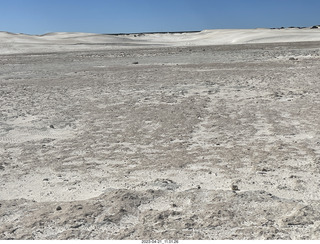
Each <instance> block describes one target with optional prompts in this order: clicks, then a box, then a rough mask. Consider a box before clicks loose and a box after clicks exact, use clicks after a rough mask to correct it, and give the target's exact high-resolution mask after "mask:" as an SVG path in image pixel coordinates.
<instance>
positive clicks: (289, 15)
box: [0, 0, 320, 34]
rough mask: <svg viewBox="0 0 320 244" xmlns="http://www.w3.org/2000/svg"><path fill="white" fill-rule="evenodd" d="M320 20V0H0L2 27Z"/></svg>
mask: <svg viewBox="0 0 320 244" xmlns="http://www.w3.org/2000/svg"><path fill="white" fill-rule="evenodd" d="M312 25H320V0H0V31H9V32H15V33H27V34H44V33H47V32H65V31H66V32H91V33H133V32H157V31H187V30H203V29H225V28H228V29H229V28H230V29H238V28H259V27H262V28H263V27H266V28H270V27H282V26H284V27H289V26H312Z"/></svg>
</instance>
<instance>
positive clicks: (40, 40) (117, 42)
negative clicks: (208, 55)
mask: <svg viewBox="0 0 320 244" xmlns="http://www.w3.org/2000/svg"><path fill="white" fill-rule="evenodd" d="M306 41H320V25H315V26H312V27H308V28H302V27H289V28H276V29H218V30H203V31H190V32H152V33H133V34H121V33H119V34H94V33H79V32H54V33H46V34H43V35H27V34H15V33H10V32H0V53H1V54H11V53H34V52H63V51H77V50H92V49H95V50H99V49H102V50H105V49H122V48H123V49H128V48H132V47H134V48H137V47H145V46H162V47H165V46H201V45H230V44H247V43H277V42H306Z"/></svg>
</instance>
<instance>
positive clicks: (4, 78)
mask: <svg viewBox="0 0 320 244" xmlns="http://www.w3.org/2000/svg"><path fill="white" fill-rule="evenodd" d="M92 48H93V50H92V51H77V52H61V53H52V54H41V53H39V54H37V55H35V54H14V55H1V56H0V96H1V100H0V114H1V117H0V223H1V225H0V239H319V238H320V221H319V219H320V205H319V203H320V190H319V189H320V188H319V185H320V177H319V176H320V175H319V174H320V132H319V129H320V117H319V116H318V113H319V111H320V99H319V92H320V87H319V77H320V71H319V65H320V56H319V55H320V48H319V43H318V42H305V43H282V44H281V45H276V44H250V45H230V46H202V47H197V46H195V47H188V48H183V47H170V48H164V47H161V48H160V47H158V48H139V49H134V48H131V49H126V50H116V49H115V50H105V51H101V50H100V51H95V50H94V47H92ZM292 57H294V59H292ZM133 62H138V64H133Z"/></svg>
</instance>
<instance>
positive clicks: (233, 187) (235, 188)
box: [231, 184, 240, 191]
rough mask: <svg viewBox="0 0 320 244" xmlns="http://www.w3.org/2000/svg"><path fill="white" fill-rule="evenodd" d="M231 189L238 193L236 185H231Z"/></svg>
mask: <svg viewBox="0 0 320 244" xmlns="http://www.w3.org/2000/svg"><path fill="white" fill-rule="evenodd" d="M231 189H232V190H233V191H240V189H239V187H238V186H237V185H233V184H232V185H231Z"/></svg>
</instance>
